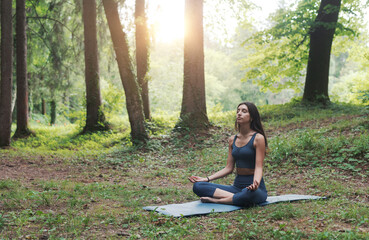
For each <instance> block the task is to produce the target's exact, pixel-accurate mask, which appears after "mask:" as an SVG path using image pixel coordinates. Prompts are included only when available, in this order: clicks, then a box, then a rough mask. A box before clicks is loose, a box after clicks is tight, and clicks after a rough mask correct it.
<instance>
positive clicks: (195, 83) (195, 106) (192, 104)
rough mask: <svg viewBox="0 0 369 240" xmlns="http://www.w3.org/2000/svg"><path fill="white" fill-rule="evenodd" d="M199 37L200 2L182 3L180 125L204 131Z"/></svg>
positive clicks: (203, 100)
mask: <svg viewBox="0 0 369 240" xmlns="http://www.w3.org/2000/svg"><path fill="white" fill-rule="evenodd" d="M203 35H204V33H203V0H186V2H185V38H184V72H183V77H184V79H183V99H182V109H181V121H182V123H181V124H183V125H184V126H187V127H189V128H193V129H198V128H200V129H207V128H208V126H209V120H208V116H207V113H206V97H205V76H204V36H203Z"/></svg>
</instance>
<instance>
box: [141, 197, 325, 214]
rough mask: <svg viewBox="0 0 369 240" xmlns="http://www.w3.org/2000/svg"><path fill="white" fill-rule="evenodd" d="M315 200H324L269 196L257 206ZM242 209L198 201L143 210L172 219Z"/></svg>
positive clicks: (150, 207)
mask: <svg viewBox="0 0 369 240" xmlns="http://www.w3.org/2000/svg"><path fill="white" fill-rule="evenodd" d="M317 199H325V197H318V196H313V195H297V194H288V195H281V196H271V197H268V198H267V200H266V201H265V202H263V203H260V204H258V206H266V205H269V204H274V203H279V202H293V201H300V200H317ZM241 208H242V207H238V206H234V205H227V204H218V203H202V202H201V201H200V200H198V201H193V202H187V203H180V204H169V205H163V206H147V207H144V208H143V209H144V210H147V211H156V212H158V213H161V214H164V215H167V216H173V217H188V216H194V215H204V214H209V213H215V212H231V211H235V210H239V209H241Z"/></svg>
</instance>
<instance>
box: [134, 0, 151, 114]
mask: <svg viewBox="0 0 369 240" xmlns="http://www.w3.org/2000/svg"><path fill="white" fill-rule="evenodd" d="M135 24H136V65H137V80H138V84H139V85H140V88H141V96H142V101H143V108H144V114H145V118H146V119H147V120H150V119H151V115H150V101H149V87H148V80H149V79H148V75H147V74H148V70H149V63H148V61H149V32H148V29H147V18H146V14H145V0H136V8H135Z"/></svg>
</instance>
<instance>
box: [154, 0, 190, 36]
mask: <svg viewBox="0 0 369 240" xmlns="http://www.w3.org/2000/svg"><path fill="white" fill-rule="evenodd" d="M150 4H152V6H151V9H152V11H151V12H150V13H149V14H150V15H151V19H152V22H151V23H150V24H151V26H152V27H153V29H154V34H155V39H156V40H157V41H160V42H166V43H169V42H172V41H175V40H179V39H183V36H184V1H176V0H175V1H173V0H156V1H152V2H150Z"/></svg>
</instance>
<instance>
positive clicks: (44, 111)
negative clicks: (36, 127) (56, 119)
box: [41, 98, 46, 116]
mask: <svg viewBox="0 0 369 240" xmlns="http://www.w3.org/2000/svg"><path fill="white" fill-rule="evenodd" d="M41 113H42V115H44V116H45V115H46V101H45V99H44V98H42V102H41Z"/></svg>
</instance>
